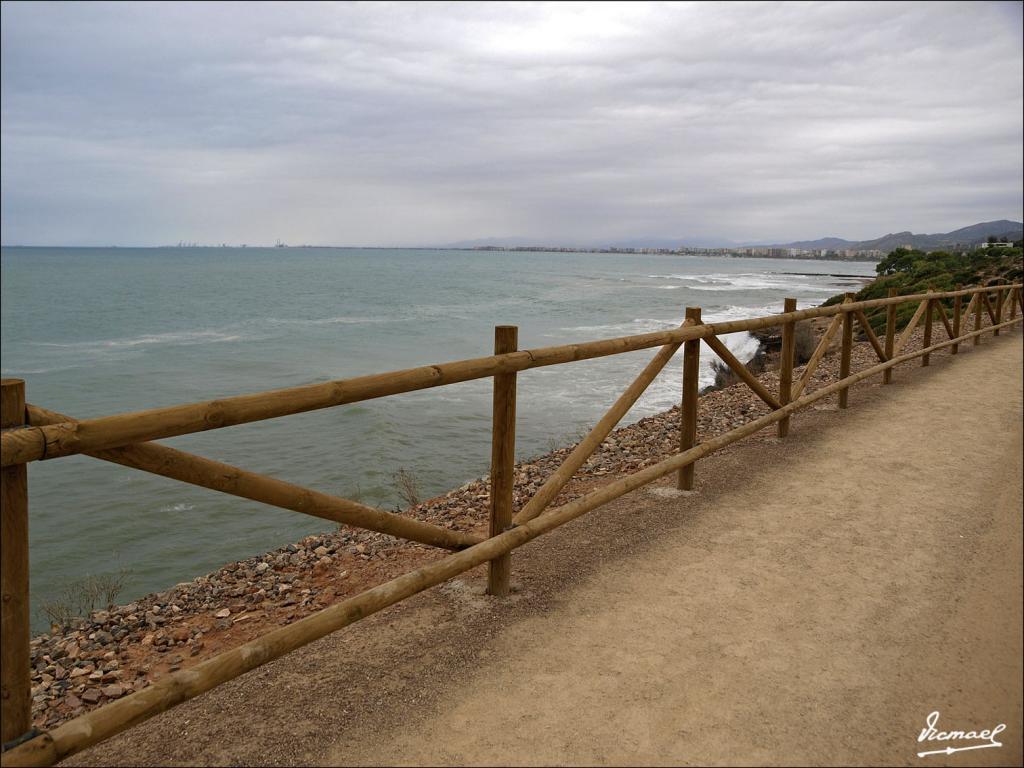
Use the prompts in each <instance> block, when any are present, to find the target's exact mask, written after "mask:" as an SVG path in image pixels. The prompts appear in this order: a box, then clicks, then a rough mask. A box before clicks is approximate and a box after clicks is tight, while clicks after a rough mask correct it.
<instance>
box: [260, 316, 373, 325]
mask: <svg viewBox="0 0 1024 768" xmlns="http://www.w3.org/2000/svg"><path fill="white" fill-rule="evenodd" d="M266 322H268V323H270V324H271V325H368V324H370V323H387V322H391V320H390V319H389V318H384V317H350V316H339V317H317V318H310V319H305V318H297V317H296V318H292V317H268V318H267V319H266Z"/></svg>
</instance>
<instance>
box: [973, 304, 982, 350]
mask: <svg viewBox="0 0 1024 768" xmlns="http://www.w3.org/2000/svg"><path fill="white" fill-rule="evenodd" d="M981 305H982V301H981V293H980V292H979V293H976V294H974V330H976V331H980V330H981ZM979 344H981V334H980V333H979V334H978V335H977V336H975V337H974V344H973V346H975V347H976V346H978V345H979Z"/></svg>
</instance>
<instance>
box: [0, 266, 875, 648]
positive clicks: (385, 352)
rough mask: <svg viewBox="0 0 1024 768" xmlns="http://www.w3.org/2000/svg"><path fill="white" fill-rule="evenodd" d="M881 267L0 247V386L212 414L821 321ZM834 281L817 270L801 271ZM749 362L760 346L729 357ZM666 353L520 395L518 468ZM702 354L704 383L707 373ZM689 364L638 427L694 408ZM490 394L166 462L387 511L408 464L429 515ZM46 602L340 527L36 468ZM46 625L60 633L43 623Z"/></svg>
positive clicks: (527, 375)
mask: <svg viewBox="0 0 1024 768" xmlns="http://www.w3.org/2000/svg"><path fill="white" fill-rule="evenodd" d="M873 272H874V265H873V264H871V263H849V262H847V263H837V262H818V261H790V260H775V259H772V260H767V259H765V260H762V259H730V258H708V257H684V256H674V255H639V254H637V255H623V254H614V255H613V254H594V253H518V252H472V251H433V250H383V249H365V250H358V249H301V248H288V249H275V248H266V249H260V248H246V249H240V248H197V249H176V248H169V249H130V248H111V249H66V248H6V247H5V248H3V249H2V251H0V281H2V323H0V338H2V347H0V368H2V372H3V376H5V377H19V378H23V379H25V380H26V387H27V395H28V400H29V402H31V403H35V404H37V405H40V406H44V407H47V408H50V409H53V410H56V411H60V412H63V413H67V414H70V415H72V416H75V417H79V418H84V417H94V416H104V415H110V414H114V413H121V412H125V411H132V410H138V409H143V408H152V407H158V406H165V405H174V404H179V403H187V402H193V401H197V400H206V399H210V398H216V397H223V396H228V395H234V394H241V393H246V392H255V391H259V390H264V389H271V388H277V387H286V386H294V385H300V384H307V383H311V382H321V381H328V380H330V379H338V378H345V377H349V376H357V375H361V374H368V373H379V372H384V371H389V370H395V369H400V368H407V367H412V366H416V365H423V364H428V363H438V362H445V361H449V360H458V359H462V358H467V357H477V356H482V355H488V354H491V352H492V351H493V327H494V326H495V325H498V324H513V325H518V326H519V343H520V348H523V349H526V348H531V347H540V346H549V345H553V344H561V343H569V342H580V341H590V340H594V339H601V338H609V337H614V336H622V335H627V334H634V333H643V332H646V331H652V330H657V329H663V328H670V327H674V326H676V325H678V324H679V323H680V322H681V321H682V318H683V313H684V308H685V307H686V306H700V307H702V309H703V317H704V319H705V321H715V320H724V319H738V318H744V317H753V316H758V315H764V314H768V313H772V312H779V311H781V308H782V299H783V298H784V297H785V296H794V297H796V298H797V300H798V306H799V307H801V308H802V307H807V306H812V305H815V304H818V303H820V302H821V301H823V300H824V299H826V298H827V297H829V296H831V295H833V294H835V293H838V292H840V291H843V290H852V289H855V288H856V287H857V286H858V285H859V284H860V282H859V281H857V280H852V279H849V278H843V277H835V276H829V274H828V273H842V274H863V275H865V276H870V275H872V274H873ZM791 273H816V274H791ZM726 343H727V344H728V345H729V347H730V348H731V349H732V350H733V351H734V352H735V353H736V354H737V356H738V357H740V358H741V359H746V358H749V356H750V355H752V354H753V352H754V351H755V349H756V344H755V343H754V342H753V340H752V339H751V338H750V337H749V336H748V335H747V334H733V335H731V336H729V337H726ZM653 354H654V351H653V350H645V351H641V352H635V353H630V354H626V355H620V356H616V357H609V358H602V359H598V360H591V361H585V362H580V363H573V364H571V365H565V366H554V367H548V368H541V369H538V370H534V371H527V372H524V373H522V374H520V376H519V392H518V422H517V430H518V440H517V455H518V456H519V457H520V458H525V457H528V456H531V455H536V454H538V453H542V452H544V451H547V450H549V449H550V448H551V447H552V445H555V444H567V443H569V442H572V441H573V440H574V439H575V436H576V435H577V434H578V433H579V432H580V431H581V430H586V429H589V428H590V426H592V425H593V423H594V422H595V421H596V420H597V419H598V418H600V416H601V415H602V414H603V413H604V411H605V410H606V409H607V408H608V406H609V405H610V404H611V403H612V402H613V401H614V400H615V399H616V398H617V397H618V395H619V394H620V393H621V392H622V390H623V389H624V388H625V387H626V386H627V385H628V383H629V382H630V381H631V380H632V378H633V377H634V376H635V375H636V374H637V373H638V372H639V371H640V369H641V368H642V367H643V366H644V365H645V363H646V361H647V360H648V359H649V358H650V357H651V356H652V355H653ZM710 356H711V353H710V351H709V350H707V348H704V349H703V350H702V363H703V366H704V369H703V371H702V384H706V383H710V381H711V380H712V375H711V372H710V367H709V364H708V360H709V358H710ZM680 368H681V357H680V359H677V360H673V361H672V362H671V363H670V364H669V365H668V366H667V367H666V368H665V370H664V371H663V372H662V374H661V375H660V376H659V377H658V379H657V380H656V381H655V382H654V384H653V385H652V386H651V388H650V389H649V390H648V392H647V393H646V394H645V396H644V397H643V398H642V399H641V400H640V402H638V403H637V405H636V406H635V407H634V408H633V410H632V411H631V412H630V413H629V414H628V415H627V417H626V419H625V420H624V423H628V422H630V421H635V420H637V419H639V418H641V417H642V416H645V415H649V414H651V413H654V412H657V411H661V410H664V409H666V408H669V407H671V406H672V405H673V404H675V403H676V402H678V399H679V390H680ZM490 398H491V382H490V381H489V380H480V381H474V382H466V383H463V384H457V385H453V386H449V387H440V388H435V389H431V390H426V391H422V392H415V393H409V394H405V395H398V396H395V397H390V398H385V399H381V400H374V401H369V402H364V403H358V404H353V405H347V406H341V407H338V408H334V409H329V410H322V411H317V412H314V413H308V414H301V415H298V416H290V417H287V418H283V419H275V420H271V421H265V422H260V423H256V424H247V425H241V426H237V427H231V428H229V429H225V430H217V431H214V432H206V433H201V434H196V435H186V436H182V437H179V438H174V439H171V440H168V441H166V442H167V443H168V444H169V445H173V446H176V447H179V448H181V449H183V450H187V451H192V452H195V453H198V454H200V455H204V456H209V457H211V458H215V459H218V460H221V461H226V462H229V463H232V464H235V465H238V466H240V467H243V468H245V469H249V470H252V471H255V472H260V473H266V474H270V475H273V476H275V477H279V478H281V479H285V480H288V481H291V482H295V483H299V484H302V485H307V486H309V487H312V488H316V489H319V490H323V491H326V492H329V493H336V494H341V495H353V494H358V495H359V496H360V498H362V499H363V500H364V501H365V502H367V503H371V504H375V505H380V506H384V507H387V508H393V507H395V506H396V505H398V504H399V503H400V502H399V498H398V496H397V494H396V492H395V489H394V485H393V479H392V476H393V474H394V473H395V472H396V471H397V470H398V469H399V468H406V469H407V470H409V471H411V472H413V473H414V474H415V476H416V477H417V479H418V481H419V485H420V489H421V491H422V493H423V495H424V497H429V496H431V495H435V494H437V493H442V492H444V491H446V490H448V489H450V488H453V487H456V486H458V485H461V484H462V483H464V482H466V481H468V480H470V479H473V478H476V477H480V476H482V475H485V474H486V472H487V468H488V462H489V457H490V418H491V417H490ZM29 488H30V537H31V563H32V573H31V578H32V587H31V590H32V598H33V603H34V604H35V606H38V604H39V603H40V602H41V601H43V600H46V599H48V598H50V597H51V596H53V595H55V594H57V593H58V592H59V591H60V590H61V588H62V587H63V586H64V585H65V584H67V583H68V582H70V581H73V580H76V579H80V578H82V577H83V576H85V575H96V574H103V573H110V572H113V571H118V570H121V569H126V570H127V572H128V578H127V583H126V588H125V591H124V593H123V594H122V595H121V598H122V599H131V598H132V597H135V596H139V595H142V594H145V593H147V592H151V591H156V590H161V589H166V588H167V587H169V586H172V585H174V584H175V583H177V582H180V581H184V580H187V579H190V578H192V577H194V576H196V575H199V574H201V573H206V572H208V571H210V570H212V569H214V568H217V567H218V566H220V565H222V564H223V563H224V562H227V561H229V560H234V559H238V558H242V557H247V556H249V555H252V554H256V553H259V552H263V551H266V550H267V549H272V548H274V547H277V546H281V545H283V544H285V543H288V542H289V541H292V540H294V539H296V538H297V537H301V536H304V535H307V534H309V533H313V532H316V531H320V530H327V529H330V528H331V527H332V526H333V524H331V523H329V522H326V521H321V520H318V519H314V518H306V517H304V516H302V515H299V514H296V513H294V512H288V511H284V510H278V509H274V508H271V507H267V506H265V505H262V504H258V503H255V502H249V501H245V500H242V499H236V498H232V497H229V496H225V495H222V494H218V493H215V492H212V491H207V490H204V489H201V488H195V487H191V486H187V485H183V484H181V483H176V482H173V481H170V480H166V479H163V478H159V477H155V476H152V475H148V474H145V473H141V472H138V471H134V470H130V469H126V468H122V467H117V466H114V465H112V464H107V463H104V462H100V461H97V460H94V459H90V458H87V457H83V456H75V457H71V458H66V459H59V460H54V461H48V462H36V463H34V464H32V465H31V466H30V469H29ZM35 620H36V626H37V628H43V627H45V623H46V622H45V619H44V618H43V617H42V615H41V614H39V613H38V611H37V612H36V613H35Z"/></svg>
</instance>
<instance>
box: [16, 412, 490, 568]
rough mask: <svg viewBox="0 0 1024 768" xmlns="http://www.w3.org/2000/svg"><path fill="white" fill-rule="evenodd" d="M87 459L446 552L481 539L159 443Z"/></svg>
mask: <svg viewBox="0 0 1024 768" xmlns="http://www.w3.org/2000/svg"><path fill="white" fill-rule="evenodd" d="M27 410H28V419H29V424H33V425H46V424H60V423H64V422H68V421H71V419H70V417H68V416H65V415H64V414H62V413H54V412H53V411H48V410H46V409H45V408H40V407H38V406H35V405H29V406H28V407H27ZM86 455H87V456H92V457H94V458H97V459H102V460H103V461H109V462H112V463H114V464H120V465H121V466H125V467H131V468H132V469H139V470H142V471H143V472H151V473H152V474H154V475H160V476H161V477H169V478H171V479H172V480H178V481H180V482H182V483H188V484H190V485H198V486H199V487H200V488H209V489H210V490H213V491H220V492H221V493H227V494H230V495H232V496H240V497H241V498H243V499H251V500H253V501H259V502H262V503H264V504H269V505H271V506H273V507H281V508H282V509H289V510H292V511H293V512H301V513H303V514H306V515H312V516H313V517H319V518H322V519H324V520H331V521H332V522H335V523H344V524H345V525H351V526H355V527H357V528H366V529H368V530H371V531H378V532H380V533H386V534H388V535H390V536H397V537H399V538H403V539H408V540H410V541H418V542H420V543H421V544H430V545H431V546H435V547H442V548H444V549H465V548H466V547H469V546H472V545H473V544H476V543H478V542H479V541H480V538H479V537H478V536H471V535H469V534H467V533H462V532H460V531H453V530H450V529H448V528H441V527H440V526H436V525H431V524H430V523H425V522H423V521H422V520H416V519H415V518H411V517H403V516H402V515H397V514H394V513H392V512H385V511H384V510H382V509H375V508H374V507H368V506H366V505H365V504H359V503H358V502H355V501H351V500H349V499H343V498H339V497H338V496H331V495H329V494H326V493H321V492H320V491H314V490H310V489H308V488H303V487H302V486H299V485H294V484H292V483H286V482H284V481H283V480H277V479H275V478H272V477H267V476H266V475H258V474H256V473H255V472H247V471H246V470H244V469H239V468H238V467H233V466H231V465H230V464H224V463H223V462H220V461H214V460H213V459H207V458H204V457H202V456H196V455H194V454H191V453H186V452H185V451H179V450H177V449H176V448H170V447H168V446H166V445H159V444H158V443H139V444H138V445H126V446H124V447H121V448H109V449H107V450H103V451H90V452H89V453H87V454H86Z"/></svg>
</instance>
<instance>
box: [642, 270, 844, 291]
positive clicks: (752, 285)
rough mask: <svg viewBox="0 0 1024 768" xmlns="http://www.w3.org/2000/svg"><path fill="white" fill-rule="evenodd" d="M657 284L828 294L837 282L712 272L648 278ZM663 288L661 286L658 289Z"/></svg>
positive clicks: (704, 289)
mask: <svg viewBox="0 0 1024 768" xmlns="http://www.w3.org/2000/svg"><path fill="white" fill-rule="evenodd" d="M647 277H649V278H651V279H657V280H677V281H679V282H680V283H683V285H682V286H681V287H685V288H689V289H691V290H694V291H778V290H785V289H788V290H792V291H827V290H828V286H829V285H834V284H836V283H837V282H838V281H837V279H836V278H832V277H829V276H828V275H822V276H821V277H822V281H821V282H820V283H812V282H810V281H807V280H805V281H803V282H796V281H794V280H793V276H792V275H773V274H771V273H764V272H736V273H727V272H712V273H709V274H704V275H682V274H666V275H648V276H647ZM659 287H662V286H659Z"/></svg>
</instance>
